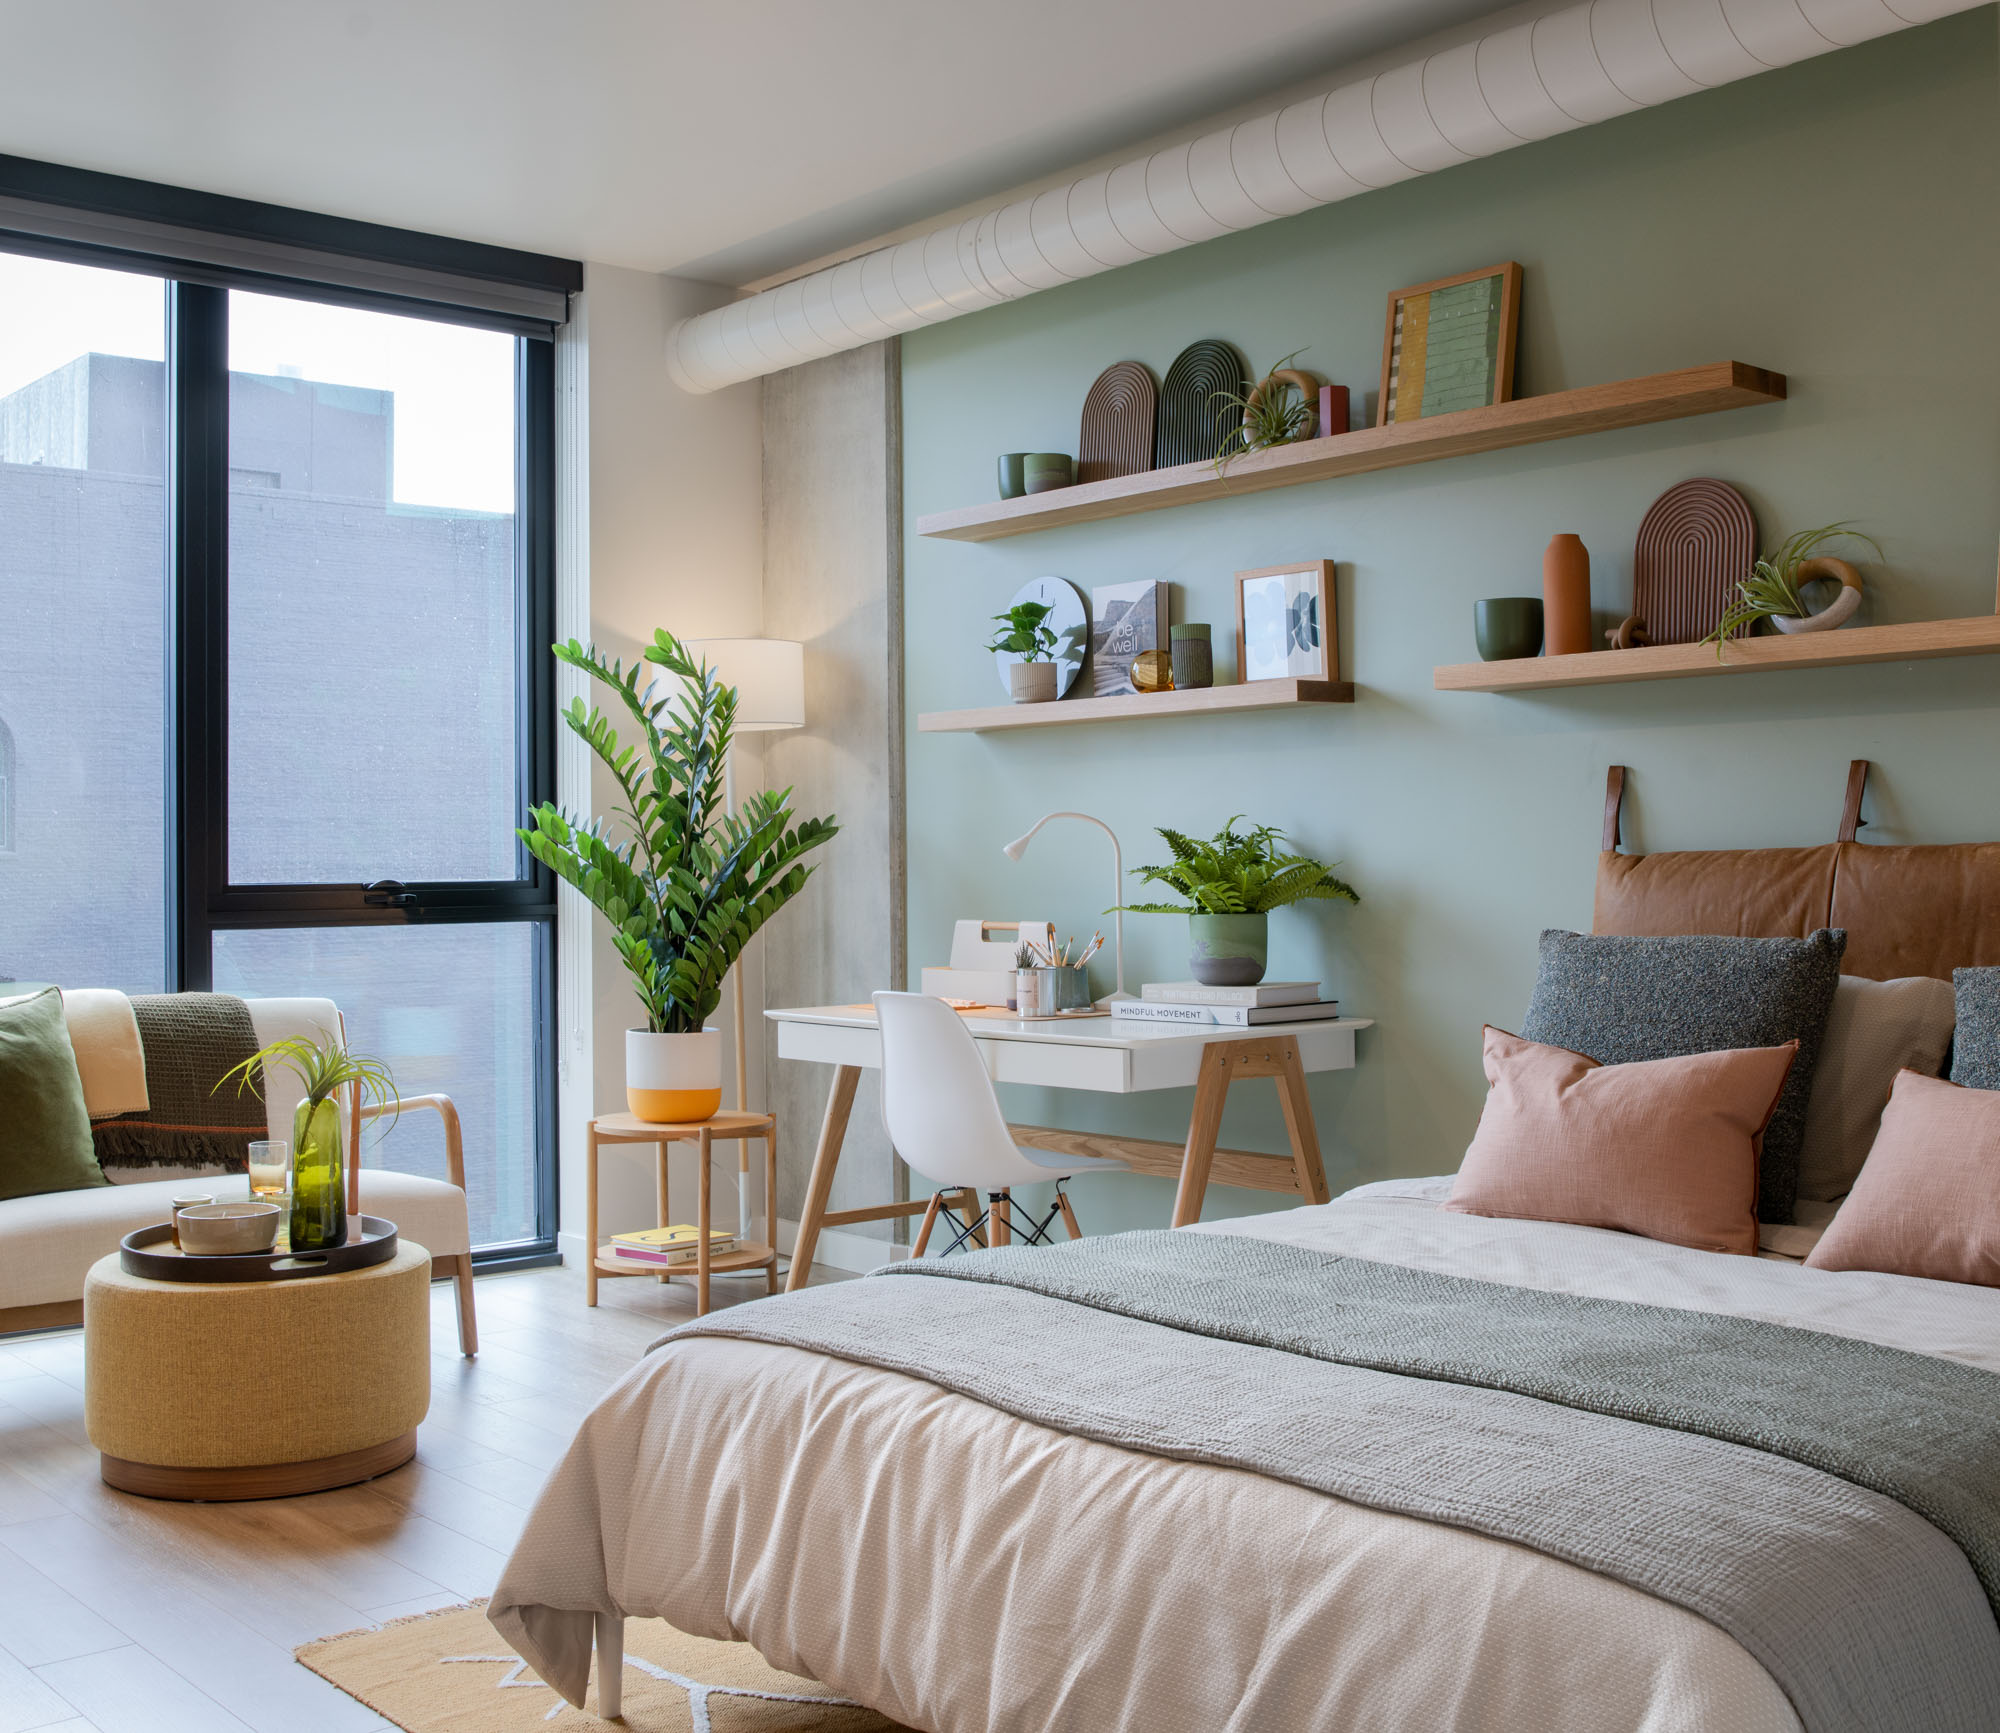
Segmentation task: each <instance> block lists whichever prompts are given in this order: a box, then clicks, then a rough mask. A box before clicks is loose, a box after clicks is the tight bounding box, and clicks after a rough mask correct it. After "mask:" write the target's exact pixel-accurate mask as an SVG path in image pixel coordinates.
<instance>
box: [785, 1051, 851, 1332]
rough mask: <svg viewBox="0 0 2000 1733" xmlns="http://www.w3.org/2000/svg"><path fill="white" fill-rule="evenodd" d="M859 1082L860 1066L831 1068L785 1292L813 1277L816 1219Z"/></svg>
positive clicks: (822, 1207) (823, 1206)
mask: <svg viewBox="0 0 2000 1733" xmlns="http://www.w3.org/2000/svg"><path fill="white" fill-rule="evenodd" d="M860 1082H861V1067H860V1066H858V1065H840V1066H836V1067H835V1068H834V1073H833V1089H832V1091H831V1093H829V1094H828V1096H827V1098H826V1118H825V1119H824V1120H822V1121H821V1122H820V1128H819V1147H818V1148H817V1149H816V1150H814V1151H813V1166H812V1178H811V1179H809V1180H807V1181H806V1202H805V1208H804V1209H802V1210H800V1211H799V1237H798V1238H797V1240H795V1241H794V1242H793V1244H792V1273H791V1274H790V1275H789V1276H788V1277H787V1278H786V1279H785V1291H786V1292H787V1293H790V1292H791V1291H792V1290H793V1289H795V1288H803V1287H804V1286H805V1285H806V1283H807V1282H808V1281H809V1280H811V1278H812V1259H813V1251H814V1249H815V1248H816V1247H817V1246H818V1245H819V1221H820V1217H821V1216H823V1215H825V1214H826V1200H827V1199H828V1198H829V1197H831V1196H832V1195H833V1174H834V1169H835V1168H837V1167H839V1165H840V1146H841V1144H842V1143H843V1142H844V1141H846V1138H847V1116H848V1115H849V1114H850V1113H852V1112H853V1111H854V1091H855V1089H856V1087H857V1086H858V1085H859V1084H860Z"/></svg>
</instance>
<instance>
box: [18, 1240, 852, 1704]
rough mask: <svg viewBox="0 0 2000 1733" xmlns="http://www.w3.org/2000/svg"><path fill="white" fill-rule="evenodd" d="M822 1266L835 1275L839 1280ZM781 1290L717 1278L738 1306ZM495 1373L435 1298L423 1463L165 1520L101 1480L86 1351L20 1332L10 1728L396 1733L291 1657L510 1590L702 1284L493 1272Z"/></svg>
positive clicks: (719, 1293) (447, 1306)
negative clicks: (563, 1466) (544, 1506)
mask: <svg viewBox="0 0 2000 1733" xmlns="http://www.w3.org/2000/svg"><path fill="white" fill-rule="evenodd" d="M837 1277H838V1272H836V1271H833V1270H828V1269H825V1268H824V1267H823V1266H822V1267H821V1268H820V1269H817V1270H815V1271H814V1279H815V1280H827V1279H837ZM763 1291H764V1281H763V1277H762V1274H761V1273H758V1274H756V1275H754V1276H753V1277H752V1278H750V1279H748V1280H744V1279H732V1280H723V1279H720V1278H718V1279H717V1280H716V1282H715V1284H714V1295H715V1298H716V1301H717V1303H718V1304H731V1303H734V1302H736V1301H738V1300H744V1299H750V1298H754V1297H755V1296H756V1295H759V1294H761V1293H762V1292H763ZM478 1294H479V1343H480V1354H479V1358H478V1359H477V1360H473V1361H467V1360H463V1359H460V1358H459V1356H458V1353H457V1351H456V1343H457V1336H456V1331H455V1325H454V1314H453V1310H452V1300H451V1289H450V1287H449V1286H437V1287H434V1288H433V1289H432V1290H431V1343H432V1348H433V1351H434V1352H433V1359H432V1362H431V1380H432V1384H431V1411H430V1418H429V1419H428V1420H427V1421H426V1422H425V1423H424V1426H423V1429H422V1431H421V1432H420V1433H419V1434H418V1437H419V1445H418V1450H417V1460H416V1461H415V1462H413V1463H411V1464H410V1465H409V1466H408V1467H406V1468H401V1469H398V1470H397V1471H396V1472H395V1473H394V1474H389V1475H384V1476H383V1477H382V1478H381V1479H380V1480H376V1481H371V1482H369V1483H368V1484H367V1485H364V1486H356V1487H347V1488H344V1489H342V1490H340V1491H336V1492H323V1493H317V1494H315V1495H313V1496H312V1497H310V1498H294V1499H279V1500H272V1501H269V1502H265V1503H257V1504H209V1505H200V1504H166V1503H160V1502H156V1501H154V1500H151V1499H143V1498H132V1497H128V1496H127V1495H125V1494H124V1493H119V1492H113V1491H112V1490H111V1489H110V1488H109V1487H107V1486H105V1485H104V1484H103V1482H102V1481H100V1480H99V1479H98V1473H97V1453H96V1452H95V1451H94V1450H92V1449H91V1448H90V1445H89V1443H88V1441H87V1439H86V1438H85V1436H84V1429H83V1333H82V1332H81V1331H80V1330H77V1331H64V1332H61V1333H58V1334H52V1335H46V1336H33V1337H12V1338H0V1733H28V1730H29V1729H35V1730H37V1733H92V1730H93V1729H95V1730H96V1733H245V1730H254V1733H371V1730H373V1733H379V1730H381V1729H385V1728H388V1727H389V1726H390V1725H391V1724H390V1723H389V1722H387V1721H384V1720H382V1719H381V1718H380V1717H379V1716H377V1715H376V1714H374V1713H373V1712H372V1711H370V1710H369V1709H366V1708H364V1707H363V1706H362V1705H361V1704H359V1703H357V1702H355V1701H354V1699H353V1698H351V1697H348V1696H346V1695H345V1694H343V1693H342V1692H340V1691H337V1690H335V1689H334V1688H333V1686H331V1685H329V1684H327V1683H326V1682H325V1681H324V1680H322V1679H320V1678H318V1677H317V1676H316V1675H314V1674H312V1673H309V1672H307V1671H306V1669H305V1668H303V1667H301V1666H300V1665H298V1663H297V1662H295V1661H294V1660H293V1659H292V1650H293V1649H294V1648H296V1647H297V1646H298V1645H299V1644H301V1643H305V1642H310V1641H311V1640H312V1639H314V1638H315V1637H330V1636H333V1635H336V1634H337V1633H339V1632H342V1631H351V1630H357V1629H360V1628H363V1627H365V1626H368V1625H372V1624H376V1623H379V1622H381V1621H383V1620H385V1619H392V1618H398V1617H400V1616H402V1615H403V1614H406V1613H418V1612H424V1611H427V1610H428V1609H430V1608H433V1607H442V1606H450V1605H452V1604H454V1603H456V1602H459V1601H465V1600H470V1599H472V1598H474V1597H475V1596H480V1595H485V1594H487V1593H488V1592H490V1591H491V1589H492V1587H493V1584H494V1581H495V1579H496V1578H497V1576H498V1575H499V1571H500V1566H501V1564H502V1562H503V1560H504V1559H505V1557H506V1554H507V1551H508V1549H509V1548H511V1547H512V1545H513V1544H514V1540H515V1537H516V1536H517V1535H518V1534H519V1532H520V1528H521V1524H522V1523H523V1522H524V1521H525V1520H526V1517H527V1511H528V1506H529V1504H530V1503H532V1502H533V1500H534V1497H535V1494H536V1493H537V1492H538V1491H539V1490H540V1488H541V1484H542V1481H543V1479H544V1477H545V1476H546V1475H547V1473H548V1471H549V1470H550V1468H552V1467H553V1466H554V1464H555V1462H556V1460H557V1458H558V1457H559V1456H560V1455H561V1453H562V1451H563V1450H564V1448H565V1447H566V1446H567V1444H568V1443H569V1439H570V1436H571V1433H572V1432H573V1430H574V1429H575V1426H576V1423H577V1422H578V1421H579V1420H581V1419H582V1417H583V1415H584V1413H585V1411H586V1410H587V1409H588V1408H589V1407H590V1406H591V1404H592V1403H594V1402H595V1401H596V1400H597V1398H598V1397H599V1396H600V1395H601V1394H602V1393H603V1392H604V1391H605V1390H606V1389H608V1388H609V1387H610V1386H611V1385H612V1384H613V1383H614V1382H616V1380H617V1379H618V1378H620V1377H621V1376H623V1374H624V1373H625V1372H626V1371H627V1369H628V1368H630V1367H631V1365H632V1364H633V1362H634V1361H635V1360H637V1359H638V1358H639V1356H640V1355H641V1354H642V1353H643V1352H644V1351H645V1349H646V1347H647V1345H648V1344H649V1343H650V1342H652V1341H653V1340H654V1338H655V1337H657V1336H658V1335H659V1334H660V1332H661V1331H662V1330H663V1329H665V1328H667V1327H670V1326H671V1325H672V1324H674V1323H677V1322H679V1321H681V1320H682V1319H685V1318H689V1317H692V1316H693V1315H694V1291H693V1288H692V1286H691V1285H688V1284H685V1283H681V1282H675V1283H672V1284H669V1285H666V1286H662V1285H661V1284H659V1283H656V1282H653V1281H647V1280H643V1279H640V1280H633V1279H626V1280H621V1281H607V1282H605V1283H603V1284H602V1286H601V1287H600V1289H599V1294H600V1302H599V1305H598V1308H597V1310H596V1311H594V1312H593V1311H590V1310H588V1309H587V1308H586V1307H585V1306H584V1303H583V1278H582V1274H581V1272H580V1271H577V1270H571V1269H567V1268H565V1269H550V1270H533V1271H526V1272H522V1273H520V1274H517V1275H501V1276H491V1277H482V1278H481V1279H480V1282H479V1287H478Z"/></svg>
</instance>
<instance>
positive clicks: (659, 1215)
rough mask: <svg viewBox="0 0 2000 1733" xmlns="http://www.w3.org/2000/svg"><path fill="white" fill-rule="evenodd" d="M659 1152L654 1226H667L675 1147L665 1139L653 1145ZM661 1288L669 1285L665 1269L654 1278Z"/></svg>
mask: <svg viewBox="0 0 2000 1733" xmlns="http://www.w3.org/2000/svg"><path fill="white" fill-rule="evenodd" d="M653 1147H654V1148H655V1149H656V1150H658V1151H659V1155H660V1166H659V1171H658V1173H657V1174H655V1175H654V1178H653V1225H654V1226H655V1227H662V1228H663V1227H665V1226H667V1157H668V1156H669V1155H671V1154H672V1153H673V1147H674V1146H673V1145H672V1144H671V1143H669V1142H668V1141H667V1140H666V1139H665V1138H662V1139H660V1141H659V1142H658V1143H656V1144H654V1145H653ZM653 1280H654V1281H655V1282H657V1283H658V1284H659V1285H660V1286H661V1287H665V1286H666V1285H667V1272H666V1270H665V1269H664V1268H663V1269H661V1270H660V1272H659V1273H658V1274H657V1275H655V1276H654V1277H653Z"/></svg>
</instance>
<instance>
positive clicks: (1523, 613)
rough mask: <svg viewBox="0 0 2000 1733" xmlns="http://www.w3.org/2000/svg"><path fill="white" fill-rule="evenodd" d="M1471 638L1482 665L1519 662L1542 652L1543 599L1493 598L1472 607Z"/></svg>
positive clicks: (1529, 597) (1522, 597) (1521, 597)
mask: <svg viewBox="0 0 2000 1733" xmlns="http://www.w3.org/2000/svg"><path fill="white" fill-rule="evenodd" d="M1472 635H1473V637H1474V638H1475V639H1476V640H1477V641H1478V644H1479V659H1480V660H1481V661H1482V662H1518V661H1520V660H1521V659H1522V658H1523V657H1526V656H1539V655H1540V654H1541V653H1542V598H1541V597H1540V596H1493V597H1489V598H1488V599H1487V600H1485V601H1483V602H1474V603H1473V604H1472Z"/></svg>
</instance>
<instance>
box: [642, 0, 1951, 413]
mask: <svg viewBox="0 0 2000 1733" xmlns="http://www.w3.org/2000/svg"><path fill="white" fill-rule="evenodd" d="M1984 3H1985V0H1893V4H1892V3H1891V0H1584V3H1583V4H1581V5H1575V6H1566V7H1564V8H1562V9H1561V10H1560V11H1552V12H1548V13H1545V14H1543V15H1542V16H1541V17H1538V18H1533V19H1530V20H1528V21H1527V22H1525V23H1517V24H1513V25H1510V26H1508V27H1507V28H1506V29H1503V30H1496V31H1494V32H1492V33H1491V34H1490V35H1486V36H1481V37H1479V38H1477V39H1476V40H1473V41H1468V42H1462V43H1460V44H1458V45H1457V46H1456V47H1453V48H1448V49H1445V50H1444V51H1443V52H1442V53H1438V54H1432V55H1429V56H1428V57H1426V58H1423V59H1417V60H1411V61H1408V62H1406V63H1404V64H1403V65H1401V66H1397V67H1394V68H1392V69H1391V70H1390V71H1387V72H1383V73H1379V74H1377V75H1376V76H1375V77H1373V78H1364V79H1360V80H1357V81H1356V82H1354V83H1352V84H1344V85H1342V86H1340V87H1339V88H1338V89H1337V90H1333V91H1330V92H1328V93H1327V94H1326V95H1325V96H1318V97H1312V98H1309V99H1308V100H1306V101H1304V102H1297V103H1294V104H1292V106H1291V107H1289V108H1285V109H1281V110H1279V111H1277V112H1276V113H1272V114H1265V115H1260V116H1258V117H1257V118H1256V119H1255V120H1246V121H1244V122H1243V123H1242V124H1241V125H1238V126H1233V127H1226V128H1224V129H1223V130H1221V131H1219V132H1212V133H1209V134H1207V135H1206V136H1205V137H1202V138H1198V139H1196V140H1195V141H1194V142H1193V143H1192V144H1180V145H1174V146H1171V147H1170V148H1168V149H1166V150H1162V151H1156V152H1155V153H1154V154H1153V155H1151V156H1146V157H1140V158H1137V159H1136V160H1134V161H1132V162H1128V163H1124V164H1121V165H1120V166H1119V167H1117V168H1115V169H1111V170H1109V171H1108V172H1106V173H1102V174H1093V175H1087V176H1085V177H1084V178H1083V179H1082V180H1078V181H1073V182H1071V183H1070V184H1069V185H1068V186H1061V187H1053V188H1051V189H1050V190H1049V191H1047V192H1044V193H1040V194H1037V195H1036V196H1034V197H1032V198H1025V199H1021V200H1018V201H1016V202H1015V203H1013V204H1010V205H1002V206H997V207H995V208H994V209H992V210H989V211H986V212H984V213H983V214H982V215H980V216H976V217H968V218H967V219H966V220H965V221H964V222H962V223H957V224H954V225H952V226H950V227H947V228H941V229H934V230H932V231H931V233H929V234H927V235H923V236H919V237H918V238H916V239H914V240H908V241H904V242H901V243H900V244H898V245H896V246H890V247H883V248H880V249H878V250H877V251H875V252H872V253H865V254H863V255H862V256H861V257H859V258H855V259H849V260H847V261H846V262H845V263H844V264H840V265H835V266H833V267H831V268H830V269H828V270H824V271H815V272H813V273H812V274H811V275H810V276H805V277H798V278H795V279H793V280H792V281H791V282H789V283H784V284H781V285H780V286H779V287H778V288H775V289H768V290H766V291H764V292H763V293H762V294H758V295H749V296H745V297H744V298H743V299H742V300H740V301H734V302H732V303H730V305H728V306H726V307H718V308H717V309H715V310H714V311H713V312H709V313H702V314H700V315H698V316H696V317H695V318H692V319H684V320H682V321H681V323H680V324H678V325H676V326H675V327H674V328H673V329H672V330H671V331H670V332H668V334H667V369H668V371H669V373H671V374H672V376H673V379H674V382H675V383H676V384H677V385H679V386H681V387H682V388H683V389H685V390H688V391H695V392H706V391H716V390H720V389H721V388H722V387H723V386H726V385H735V384H739V383H741V382H742V381H744V380H746V379H756V378H758V377H760V376H761V375H763V374H766V373H775V372H777V371H779V370H780V369H781V368H785V367H795V366H797V365H798V364H799V363H800V362H803V361H814V360H817V359H819V358H820V357H821V356H823V355H835V354H838V353H839V352H841V351H842V350H845V349H858V348H859V347H861V345H863V344H864V343H875V342H879V341H880V340H881V339H883V338H884V337H893V336H896V335H898V334H899V333H901V332H904V331H914V330H916V329H918V328H919V327H921V326H924V325H934V324H937V323H939V322H940V321H942V320H945V319H955V318H957V317H958V316H959V315H960V314H961V313H976V312H978V311H979V310H980V309H981V308H982V307H994V306H998V305H999V304H1000V303H1001V302H1003V301H1015V300H1019V299H1020V298H1021V297H1022V296H1023V295H1032V294H1034V293H1035V292H1036V291H1037V290H1038V289H1053V288H1055V287H1057V286H1058V285H1059V284H1062V283H1070V282H1075V281H1077V280H1078V279H1079V278H1082V277H1094V276H1096V275H1097V273H1098V272H1100V271H1111V270H1116V269H1117V268H1118V267H1119V266H1120V265H1130V264H1135V263H1137V262H1138V261H1139V260H1141V259H1146V258H1152V257H1155V256H1157V255H1159V254H1161V253H1171V252H1174V251H1176V250H1178V249H1179V248H1181V247H1190V246H1193V245H1194V244H1195V243H1197V242H1199V241H1209V240H1213V239H1215V238H1216V237H1217V236H1218V235H1226V234H1230V233H1233V232H1234V231H1236V230H1238V229H1248V228H1253V227H1255V226H1256V225H1257V224H1259V223H1268V222H1271V221H1273V220H1274V219H1276V218H1278V217H1288V216H1294V215H1296V214H1297V213H1298V212H1300V211H1305V210H1310V209H1312V207H1313V206H1315V205H1326V204H1332V203H1334V202H1335V201H1336V200H1339V199H1346V198H1352V197H1353V196H1354V195H1355V194H1356V193H1364V192H1368V191H1371V190H1372V189H1374V188H1376V187H1385V186H1390V185H1393V184H1394V183H1395V182H1397V181H1401V180H1408V179H1410V178H1411V177H1413V176H1415V175H1422V174H1432V173H1435V172H1436V171H1437V170H1438V169H1443V168H1451V167H1452V166H1454V165H1455V164H1457V163H1462V162H1470V161H1472V160H1473V159H1474V158H1476V157H1483V156H1493V155H1495V154H1496V153H1498V152H1500V151H1503V150H1508V149H1511V148H1512V147H1513V146H1515V145H1517V144H1527V143H1530V142H1532V141H1533V140H1535V139H1541V138H1551V137H1553V136H1554V135H1555V134H1557V133H1559V132H1569V131H1571V130H1573V129H1574V128H1576V127H1580V126H1590V125H1593V124H1595V123H1596V122H1598V121H1601V120H1610V119H1612V118H1613V117H1614V116H1617V115H1621V114H1629V113H1631V112H1632V111H1633V110H1635V109H1640V108H1651V107H1654V106H1656V105H1657V104H1659V103H1662V102H1671V101H1672V100H1673V99H1674V98H1675V97H1677V96H1689V95H1692V94H1693V93H1695V92H1696V91H1699V90H1708V89H1713V88H1714V87H1715V86H1717V85H1722V84H1731V83H1734V82H1735V81H1736V80H1737V79H1739V78H1748V77H1750V76H1752V75H1753V74H1755V73H1759V72H1767V71H1769V70H1771V69H1772V68H1774V67H1779V66H1790V65H1792V64H1793V63H1794V62H1797V61H1801V60H1810V59H1811V58H1812V57H1813V56H1814V55H1818V54H1825V53H1828V52H1829V51H1831V50H1832V49H1835V48H1845V47H1848V46H1850V45H1851V44H1853V43H1857V42H1865V41H1867V40H1868V39H1869V38H1871V37H1875V36H1886V35H1889V34H1890V33H1891V32H1893V31H1897V30H1902V29H1904V28H1906V27H1908V26H1909V25H1912V24H1926V23H1929V22H1930V21H1931V20H1933V19H1936V18H1943V17H1945V16H1947V15H1949V14H1951V13H1954V12H1967V11H1971V10H1972V9H1973V8H1974V7H1975V6H1976V5H1980V4H1984Z"/></svg>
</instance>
